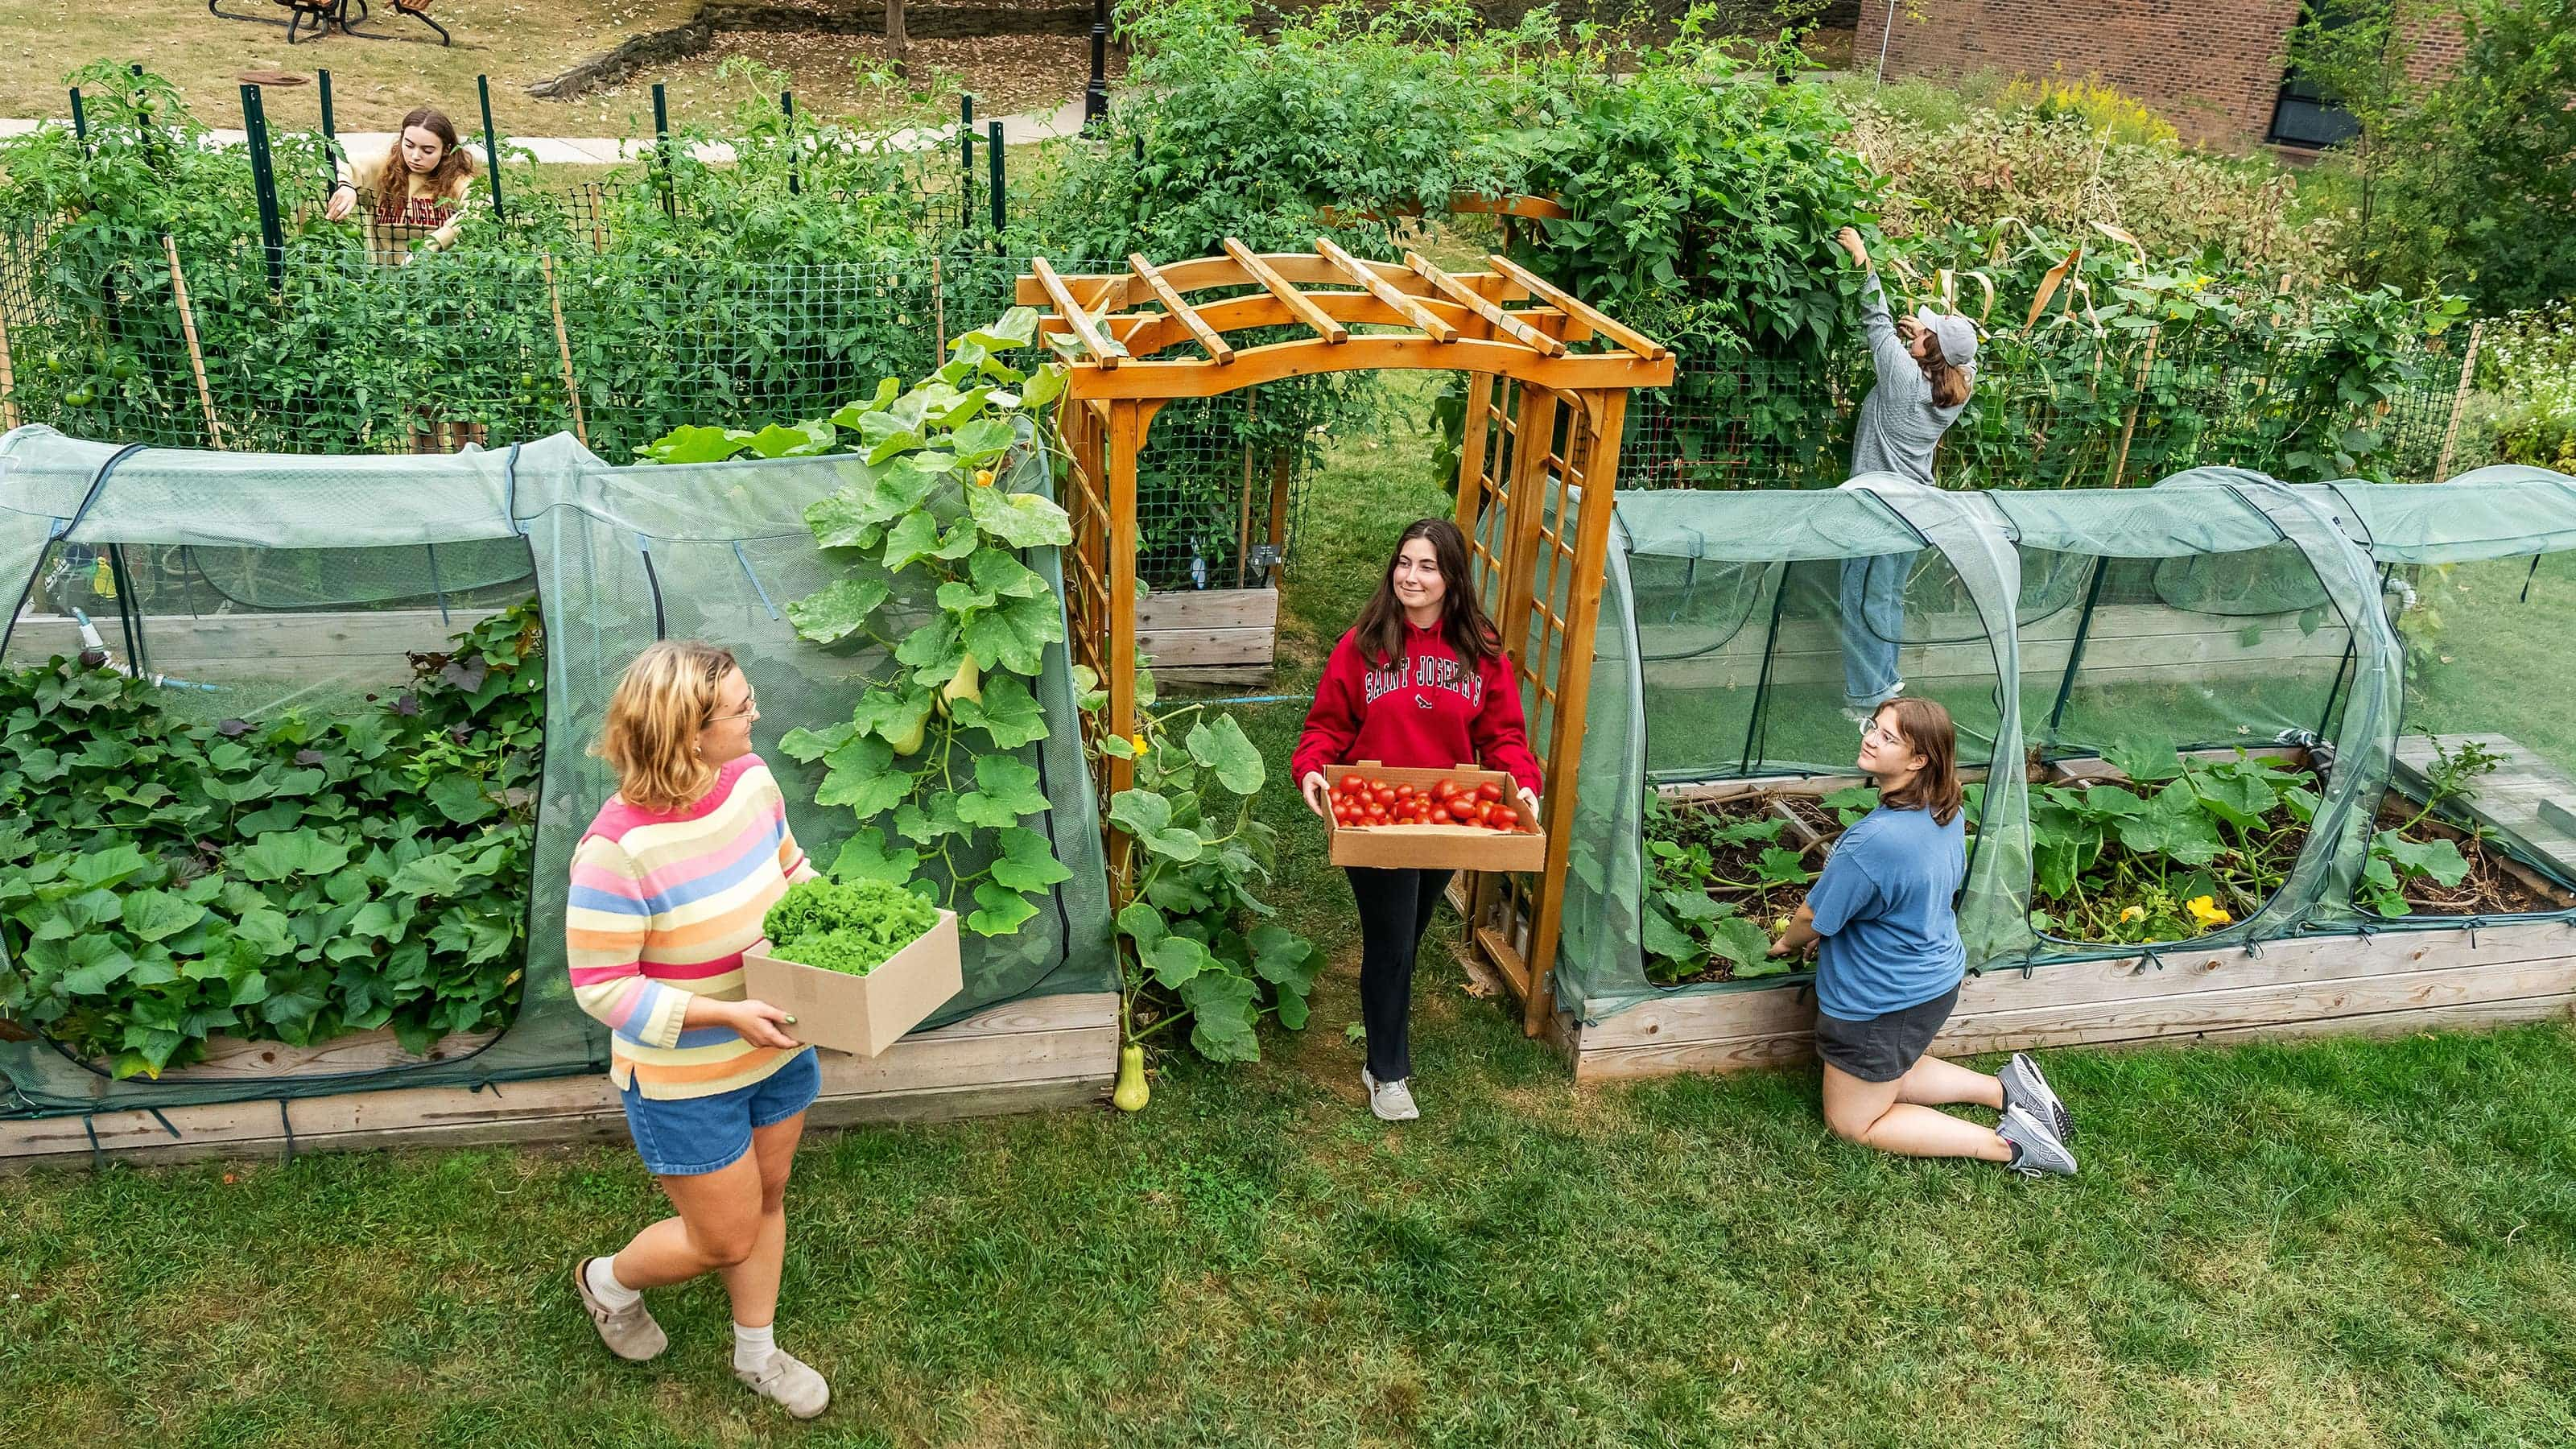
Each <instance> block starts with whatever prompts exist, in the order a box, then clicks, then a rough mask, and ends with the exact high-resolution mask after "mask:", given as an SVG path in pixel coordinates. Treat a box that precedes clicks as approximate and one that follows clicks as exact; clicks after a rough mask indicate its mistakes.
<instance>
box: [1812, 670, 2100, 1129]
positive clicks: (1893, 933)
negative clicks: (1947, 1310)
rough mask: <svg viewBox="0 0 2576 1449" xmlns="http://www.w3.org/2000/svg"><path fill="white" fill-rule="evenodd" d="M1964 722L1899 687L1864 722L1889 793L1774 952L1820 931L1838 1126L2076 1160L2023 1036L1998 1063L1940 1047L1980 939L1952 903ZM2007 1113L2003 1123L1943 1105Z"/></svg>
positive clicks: (1819, 1019) (1819, 1008)
mask: <svg viewBox="0 0 2576 1449" xmlns="http://www.w3.org/2000/svg"><path fill="white" fill-rule="evenodd" d="M1957 756H1958V736H1957V732H1956V731H1955V730H1953V729H1952V727H1951V724H1950V712H1949V711H1948V710H1945V709H1943V708H1942V707H1941V706H1939V705H1937V704H1934V703H1933V702H1932V701H1930V700H1928V699H1905V698H1899V699H1892V700H1889V701H1888V702H1886V703H1885V704H1882V705H1880V706H1879V707H1878V710H1877V712H1876V713H1875V714H1873V715H1872V716H1871V717H1870V720H1869V723H1867V724H1866V725H1863V726H1862V727H1861V737H1860V760H1859V764H1860V768H1861V769H1862V770H1863V771H1864V772H1866V773H1867V774H1868V775H1870V776H1871V777H1872V778H1873V779H1875V780H1876V781H1877V782H1878V789H1879V805H1878V808H1877V809H1875V810H1873V811H1871V812H1870V813H1869V815H1868V816H1867V817H1866V818H1865V819H1863V820H1862V821H1861V822H1860V823H1859V824H1858V825H1855V826H1853V827H1852V828H1851V829H1849V830H1847V831H1845V832H1844V833H1843V837H1842V839H1841V840H1839V841H1837V842H1835V844H1834V853H1833V855H1832V856H1831V857H1830V858H1828V859H1827V860H1826V862H1825V869H1824V874H1822V875H1821V876H1819V877H1817V879H1816V884H1815V886H1814V888H1813V889H1811V890H1809V891H1808V892H1807V903H1806V904H1805V905H1802V906H1800V907H1799V908H1798V914H1797V916H1796V917H1795V918H1794V919H1793V920H1791V921H1790V923H1789V928H1788V929H1787V930H1786V931H1784V932H1782V933H1781V936H1780V939H1779V940H1778V941H1777V942H1775V943H1774V944H1773V945H1772V947H1771V954H1772V955H1774V956H1785V955H1788V954H1790V953H1792V952H1802V951H1804V950H1805V949H1806V948H1807V947H1808V946H1809V945H1811V944H1815V943H1817V942H1818V941H1819V940H1821V942H1822V949H1821V950H1820V951H1819V952H1818V953H1817V961H1816V1055H1818V1056H1819V1057H1822V1058H1823V1059H1824V1064H1825V1122H1826V1124H1827V1125H1828V1126H1830V1127H1832V1128H1833V1129H1834V1135H1835V1136H1837V1137H1840V1138H1842V1139H1843V1140H1844V1141H1846V1142H1858V1143H1860V1144H1862V1145H1863V1146H1867V1147H1875V1148H1877V1149H1878V1150H1880V1151H1881V1152H1894V1153H1900V1154H1902V1155H1904V1156H1907V1157H1978V1158H1983V1159H1985V1160H1986V1161H1988V1162H2000V1163H2002V1164H2003V1165H2004V1166H2005V1167H2007V1168H2010V1169H2011V1170H2012V1171H2014V1172H2019V1173H2025V1174H2028V1175H2031V1176H2037V1175H2039V1174H2041V1173H2060V1174H2071V1173H2073V1172H2074V1171H2075V1154H2074V1153H2072V1152H2070V1151H2068V1150H2067V1147H2066V1143H2067V1139H2069V1138H2071V1137H2073V1136H2074V1135H2075V1129H2074V1123H2073V1122H2072V1121H2071V1120H2070V1119H2069V1118H2068V1116H2067V1112H2066V1106H2065V1104H2064V1103H2062V1102H2060V1101H2059V1100H2058V1099H2057V1094H2056V1093H2055V1092H2052V1091H2050V1090H2049V1087H2048V1082H2047V1079H2045V1078H2043V1077H2042V1076H2041V1075H2040V1074H2039V1066H2038V1064H2037V1063H2035V1062H2033V1061H2032V1060H2031V1059H2030V1058H2029V1057H2027V1056H2024V1055H2023V1054H2021V1053H2019V1052H2015V1053H2013V1056H2012V1060H2011V1061H2009V1062H2007V1063H2005V1065H2004V1069H2003V1071H2002V1073H2001V1074H2000V1075H1999V1076H1993V1077H1989V1076H1987V1075H1985V1074H1984V1073H1982V1072H1972V1071H1970V1070H1968V1069H1967V1068H1966V1067H1962V1066H1959V1065H1956V1064H1955V1063H1951V1062H1945V1061H1943V1060H1941V1059H1940V1058H1939V1057H1936V1056H1931V1055H1928V1054H1927V1053H1926V1051H1925V1048H1927V1047H1929V1046H1931V1044H1932V1038H1933V1037H1935V1036H1937V1035H1939V1034H1940V1031H1941V1026H1942V1023H1944V1022H1946V1021H1948V1020H1949V1018H1950V1009H1951V1008H1952V1007H1954V1006H1956V1005H1957V1004H1958V1001H1959V981H1960V978H1961V976H1962V975H1963V974H1965V972H1966V969H1967V952H1966V950H1965V948H1963V947H1962V946H1961V945H1960V942H1959V918H1958V914H1957V912H1956V910H1955V909H1954V907H1953V904H1952V903H1953V902H1954V901H1955V900H1956V899H1957V898H1958V894H1959V887H1960V885H1961V884H1962V883H1963V882H1964V881H1965V880H1966V879H1967V874H1968V851H1967V823H1966V821H1965V820H1963V819H1962V818H1961V815H1960V804H1961V802H1960V792H1959V772H1958V768H1957V765H1956V760H1957ZM1954 1102H1962V1103H1972V1104H1975V1105H1979V1106H1985V1107H1992V1108H1995V1109H1997V1110H1998V1111H2000V1112H2002V1113H2003V1120H2002V1121H2001V1122H2000V1123H1998V1124H1997V1125H1996V1126H1995V1127H1994V1128H1991V1129H1989V1128H1986V1127H1981V1126H1979V1125H1978V1124H1976V1123H1974V1122H1970V1121H1967V1120H1965V1119H1964V1118H1959V1117H1953V1116H1951V1115H1950V1114H1949V1113H1947V1112H1936V1111H1934V1110H1933V1108H1935V1107H1938V1106H1942V1105H1945V1104H1948V1103H1954Z"/></svg>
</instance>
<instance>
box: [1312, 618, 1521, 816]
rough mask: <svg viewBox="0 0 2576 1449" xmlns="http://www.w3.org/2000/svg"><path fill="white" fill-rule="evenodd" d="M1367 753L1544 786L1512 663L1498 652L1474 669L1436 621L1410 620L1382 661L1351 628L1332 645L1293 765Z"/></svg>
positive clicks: (1326, 764) (1350, 760)
mask: <svg viewBox="0 0 2576 1449" xmlns="http://www.w3.org/2000/svg"><path fill="white" fill-rule="evenodd" d="M1361 760H1375V761H1377V762H1378V763H1380V764H1383V765H1405V766H1411V767H1415V768H1420V769H1434V770H1437V769H1446V768H1447V767H1449V766H1451V765H1462V764H1467V763H1470V762H1473V763H1475V764H1479V765H1482V766H1484V767H1485V768H1487V769H1496V770H1507V771H1509V772H1510V773H1511V777H1512V778H1513V779H1514V780H1516V781H1518V782H1519V783H1520V784H1521V785H1522V786H1523V787H1524V788H1526V789H1528V790H1530V791H1532V792H1533V793H1535V792H1536V791H1537V790H1538V788H1539V765H1538V759H1537V757H1536V756H1534V755H1532V754H1531V753H1530V747H1529V734H1528V732H1527V730H1526V729H1524V728H1523V726H1522V723H1521V692H1520V688H1519V686H1518V685H1517V684H1516V683H1515V682H1514V681H1513V679H1512V672H1511V664H1510V662H1509V661H1507V660H1506V659H1504V658H1503V656H1502V655H1500V654H1495V655H1491V656H1489V657H1488V658H1487V659H1486V660H1485V667H1484V668H1483V669H1482V670H1481V671H1476V672H1470V671H1469V670H1468V668H1467V666H1466V665H1465V664H1464V663H1463V662H1461V661H1460V660H1459V658H1458V655H1457V652H1456V651H1455V650H1453V649H1451V648H1450V647H1449V641H1448V640H1447V639H1445V638H1443V637H1441V634H1440V631H1439V630H1438V629H1422V628H1416V627H1415V626H1414V625H1413V624H1411V623H1410V622H1408V623H1407V624H1406V625H1405V626H1404V652H1403V653H1402V654H1400V655H1398V656H1397V657H1396V658H1394V659H1392V660H1389V661H1388V662H1387V663H1385V664H1383V665H1379V666H1377V667H1375V668H1372V667H1370V666H1369V665H1368V664H1367V663H1366V662H1365V661H1364V660H1362V659H1361V658H1360V647H1359V643H1358V641H1357V640H1355V639H1354V638H1353V637H1352V636H1351V635H1350V634H1344V635H1343V636H1342V642H1340V643H1339V644H1336V645H1334V646H1333V657H1332V658H1330V659H1327V660H1325V661H1324V677H1323V679H1322V680H1320V681H1319V682H1317V684H1316V685H1315V703H1314V705H1313V707H1312V708H1310V709H1308V710H1307V711H1306V729H1305V733H1303V734H1301V735H1299V736H1298V737H1297V753H1296V754H1295V755H1294V756H1292V757H1291V758H1290V760H1289V763H1288V770H1289V773H1290V775H1291V776H1293V777H1294V778H1296V779H1297V780H1299V781H1303V780H1304V779H1305V778H1306V776H1307V775H1308V774H1310V773H1314V772H1318V771H1325V772H1329V770H1330V768H1331V767H1332V766H1334V765H1348V764H1354V763H1357V762H1358V761H1361Z"/></svg>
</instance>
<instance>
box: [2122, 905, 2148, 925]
mask: <svg viewBox="0 0 2576 1449" xmlns="http://www.w3.org/2000/svg"><path fill="white" fill-rule="evenodd" d="M2146 918H2147V908H2146V907H2145V906H2125V907H2122V908H2121V911H2120V921H2121V924H2123V925H2126V924H2127V923H2129V922H2131V921H2143V920H2145V919H2146Z"/></svg>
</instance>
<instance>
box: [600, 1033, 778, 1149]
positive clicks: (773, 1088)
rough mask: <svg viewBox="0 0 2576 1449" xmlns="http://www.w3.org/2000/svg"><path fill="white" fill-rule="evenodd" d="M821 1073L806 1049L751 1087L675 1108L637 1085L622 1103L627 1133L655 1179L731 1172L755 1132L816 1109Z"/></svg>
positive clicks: (629, 1085) (677, 1104)
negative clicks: (644, 1091)
mask: <svg viewBox="0 0 2576 1449" xmlns="http://www.w3.org/2000/svg"><path fill="white" fill-rule="evenodd" d="M822 1089H823V1067H822V1064H821V1063H820V1062H819V1061H817V1060H816V1059H815V1056H814V1049H813V1048H812V1047H807V1048H806V1049H805V1050H803V1051H801V1052H798V1053H797V1054H796V1055H795V1056H793V1057H790V1058H788V1060H787V1065H785V1066H783V1067H780V1068H779V1069H778V1070H776V1071H774V1072H771V1073H770V1074H769V1075H768V1076H766V1077H764V1078H762V1079H761V1080H759V1081H757V1082H754V1083H752V1084H751V1085H750V1086H748V1087H736V1088H734V1089H733V1090H732V1091H730V1092H719V1093H717V1094H716V1095H715V1096H712V1097H687V1098H683V1099H681V1100H679V1101H675V1102H665V1101H660V1100H657V1099H655V1098H652V1097H647V1096H645V1095H644V1093H643V1091H642V1090H641V1089H640V1088H639V1087H638V1086H637V1085H636V1083H635V1082H634V1080H633V1079H631V1078H630V1079H629V1080H628V1081H627V1083H626V1090H624V1091H623V1092H620V1093H618V1097H619V1099H620V1100H621V1101H623V1102H624V1103H625V1104H626V1130H627V1132H628V1133H630V1134H632V1135H633V1137H634V1138H635V1150H636V1151H637V1152H639V1153H642V1154H643V1156H644V1166H645V1167H647V1168H648V1169H650V1170H651V1171H652V1173H653V1175H654V1176H655V1177H698V1176H701V1175H703V1174H705V1173H710V1172H720V1171H722V1170H724V1169H725V1168H728V1167H731V1166H733V1165H734V1164H735V1163H736V1162H738V1161H740V1160H741V1159H742V1155H743V1154H744V1153H746V1152H749V1151H750V1150H751V1134H752V1132H753V1130H754V1129H755V1128H761V1127H767V1126H771V1125H773V1124H775V1123H779V1122H784V1121H786V1120H787V1119H788V1118H790V1117H793V1116H795V1115H796V1114H797V1113H799V1112H802V1111H804V1110H805V1109H806V1108H807V1107H809V1106H812V1105H813V1103H814V1094H815V1093H817V1092H819V1091H821V1090H822Z"/></svg>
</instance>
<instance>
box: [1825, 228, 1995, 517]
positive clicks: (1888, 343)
mask: <svg viewBox="0 0 2576 1449" xmlns="http://www.w3.org/2000/svg"><path fill="white" fill-rule="evenodd" d="M1861 326H1862V329H1863V330H1864V331H1866V332H1867V333H1868V334H1869V356H1870V361H1871V363H1872V364H1874V365H1875V366H1876V367H1877V369H1878V382H1877V384H1876V385H1875V386H1873V387H1871V388H1870V390H1869V395H1868V396H1867V397H1864V398H1862V399H1861V400H1860V419H1859V421H1858V423H1857V425H1856V426H1855V427H1854V428H1853V430H1852V459H1851V471H1852V476H1854V477H1858V476H1859V475H1861V474H1863V473H1894V474H1896V475H1897V476H1899V477H1902V478H1911V479H1913V480H1914V481H1915V482H1917V483H1921V484H1923V485H1924V486H1926V487H1930V486H1931V484H1932V450H1933V448H1934V447H1935V446H1937V445H1938V444H1939V443H1940V441H1941V434H1942V433H1943V432H1945V431H1947V430H1948V429H1949V426H1950V424H1952V423H1954V422H1956V421H1958V418H1959V414H1960V412H1961V411H1962V410H1963V409H1964V405H1962V407H1956V408H1945V407H1936V406H1934V405H1933V402H1932V383H1931V380H1930V379H1928V378H1926V377H1924V375H1923V364H1921V363H1919V362H1917V361H1915V360H1914V355H1913V354H1912V353H1910V352H1907V351H1906V350H1905V341H1904V339H1903V338H1900V337H1898V336H1897V335H1896V321H1895V319H1894V318H1892V317H1890V316H1888V315H1887V295H1886V293H1884V292H1882V291H1881V290H1879V285H1878V273H1877V272H1876V271H1875V270H1873V271H1871V272H1870V274H1869V280H1868V281H1867V283H1865V284H1864V286H1863V288H1862V291H1861ZM1960 371H1962V372H1964V373H1966V374H1967V375H1968V380H1969V382H1970V383H1972V384H1973V383H1974V382H1975V381H1976V376H1977V372H1976V365H1975V364H1974V363H1973V362H1972V363H1970V364H1968V365H1967V366H1965V367H1963V368H1961V369H1960Z"/></svg>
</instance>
